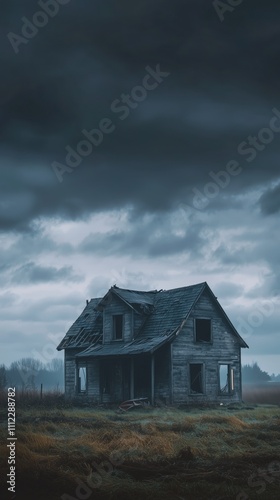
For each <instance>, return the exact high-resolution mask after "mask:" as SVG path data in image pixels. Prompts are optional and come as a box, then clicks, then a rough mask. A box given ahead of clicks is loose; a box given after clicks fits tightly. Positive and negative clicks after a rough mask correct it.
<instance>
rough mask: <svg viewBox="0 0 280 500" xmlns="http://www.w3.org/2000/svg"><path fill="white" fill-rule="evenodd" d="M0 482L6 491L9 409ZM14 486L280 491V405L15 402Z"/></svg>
mask: <svg viewBox="0 0 280 500" xmlns="http://www.w3.org/2000/svg"><path fill="white" fill-rule="evenodd" d="M0 416H1V427H0V437H1V447H0V448H1V450H0V457H1V458H0V472H1V474H0V477H1V483H0V490H1V492H3V493H4V496H2V495H3V493H2V494H1V498H12V497H13V494H7V485H6V474H7V458H8V455H7V445H6V443H7V441H6V438H7V414H6V412H4V411H2V410H1V413H0ZM17 438H18V439H17V442H16V496H17V497H18V498H40V500H47V499H50V498H52V500H58V499H62V500H87V499H92V500H93V499H105V500H106V499H111V500H114V499H122V500H130V499H131V498H133V499H134V500H137V499H139V500H140V499H141V500H143V499H149V498H151V499H153V500H157V499H158V500H162V499H165V498H166V499H167V498H168V499H200V500H203V499H215V500H222V499H224V500H225V499H227V500H231V499H234V500H247V499H255V498H258V499H260V500H261V499H263V500H267V499H271V500H272V499H276V498H279V496H280V407H279V406H276V405H251V404H250V405H248V404H247V405H246V404H243V405H229V406H228V407H226V406H221V407H216V408H214V409H209V408H193V409H190V408H182V409H178V408H177V409H175V408H166V407H163V408H151V407H148V408H146V409H140V410H139V409H135V410H132V411H130V412H127V413H120V412H119V411H118V410H117V409H101V408H100V409H96V408H95V409H94V408H93V409H90V408H86V409H81V408H71V407H69V408H67V407H66V406H65V405H64V406H63V405H61V406H60V408H58V407H55V406H53V407H46V406H44V405H43V404H42V405H41V406H40V405H39V406H38V405H37V406H36V407H29V408H28V406H27V407H22V408H21V407H20V408H18V409H17Z"/></svg>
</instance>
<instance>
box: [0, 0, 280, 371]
mask: <svg viewBox="0 0 280 500" xmlns="http://www.w3.org/2000/svg"><path fill="white" fill-rule="evenodd" d="M236 3H238V2H236V1H235V2H233V1H231V4H236ZM42 4H44V0H42V2H41V5H42ZM220 4H221V5H223V2H220ZM226 5H227V3H226V2H224V7H221V6H220V7H219V6H218V4H217V2H216V8H215V5H213V4H212V2H211V1H209V0H195V1H194V0H193V1H187V0H172V1H171V0H153V1H152V2H151V1H150V0H149V1H148V0H141V1H137V0H136V1H133V2H132V1H131V0H122V1H121V2H116V1H115V0H106V1H104V0H94V1H78V0H70V1H67V0H63V1H62V0H60V5H59V6H58V4H56V5H55V4H53V3H52V5H51V6H50V5H49V7H48V8H47V7H46V8H45V9H46V10H47V11H48V12H49V14H47V13H45V14H44V15H42V7H40V2H36V1H33V0H13V2H6V4H5V5H4V6H2V7H1V20H0V27H1V28H0V29H1V49H0V50H1V82H0V89H1V95H0V110H1V111H0V113H1V143H0V155H1V184H0V283H1V288H0V307H1V315H0V318H1V319H0V322H1V325H0V335H1V354H0V363H1V362H2V363H6V364H7V365H8V364H9V363H11V362H12V361H14V360H16V359H19V358H21V357H26V356H34V357H36V358H38V359H41V361H43V362H48V361H49V360H50V358H53V357H55V356H61V354H58V353H57V352H56V351H55V347H56V345H57V344H58V343H59V341H60V339H61V338H62V337H63V335H64V334H65V332H66V331H67V329H68V328H69V327H70V325H71V324H72V323H73V321H74V320H75V319H76V317H77V316H78V314H80V312H81V311H82V309H83V308H84V306H85V303H86V299H90V298H92V297H96V296H97V297H98V296H102V295H103V294H104V293H105V292H106V291H107V289H108V288H109V287H110V286H111V285H113V284H117V285H118V286H120V287H125V288H133V289H141V290H150V289H161V288H163V289H168V288H174V287H180V286H185V285H191V284H194V283H199V282H202V281H207V282H208V284H209V286H210V287H211V288H212V290H213V291H214V293H215V294H216V295H217V296H218V299H219V301H220V303H221V305H222V306H223V307H224V309H225V310H226V312H227V313H228V315H229V317H230V319H231V320H232V321H233V323H234V325H235V326H236V328H237V329H238V330H239V332H240V334H241V335H242V336H243V338H244V339H245V340H246V342H247V343H248V344H249V346H250V349H249V350H247V349H246V350H243V362H244V363H246V362H251V361H253V360H255V361H257V362H258V363H259V364H260V366H261V368H263V369H265V370H267V371H268V372H269V373H272V372H275V373H279V372H280V363H279V359H280V341H279V319H280V308H279V302H280V284H279V281H280V261H279V247H280V233H279V212H280V168H279V149H280V92H279V88H280V87H279V76H280V70H279V48H280V32H279V16H280V6H279V1H276V0H275V1H272V0H268V1H267V2H266V3H265V5H264V3H263V1H260V0H251V1H250V0H246V1H244V2H242V1H241V2H239V5H238V6H236V7H230V6H229V5H227V7H226ZM48 9H49V10H48ZM40 11H41V14H40V13H39V12H40ZM23 18H24V19H23ZM32 20H33V21H34V23H35V24H37V28H36V26H35V27H34V25H33V27H32V24H30V23H29V22H30V21H32ZM33 21H32V22H33ZM39 26H40V27H39ZM93 129H95V130H94V131H93ZM91 131H93V132H92V133H91ZM90 139H91V142H90ZM81 141H83V142H81ZM85 141H87V142H85ZM79 153H80V154H79Z"/></svg>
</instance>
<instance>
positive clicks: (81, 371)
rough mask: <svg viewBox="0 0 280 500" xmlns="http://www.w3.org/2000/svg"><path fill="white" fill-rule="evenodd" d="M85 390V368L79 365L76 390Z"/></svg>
mask: <svg viewBox="0 0 280 500" xmlns="http://www.w3.org/2000/svg"><path fill="white" fill-rule="evenodd" d="M86 390H87V368H86V366H80V367H79V369H78V392H86Z"/></svg>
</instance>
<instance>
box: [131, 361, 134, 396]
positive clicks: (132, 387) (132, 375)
mask: <svg viewBox="0 0 280 500" xmlns="http://www.w3.org/2000/svg"><path fill="white" fill-rule="evenodd" d="M130 399H134V358H133V357H131V358H130Z"/></svg>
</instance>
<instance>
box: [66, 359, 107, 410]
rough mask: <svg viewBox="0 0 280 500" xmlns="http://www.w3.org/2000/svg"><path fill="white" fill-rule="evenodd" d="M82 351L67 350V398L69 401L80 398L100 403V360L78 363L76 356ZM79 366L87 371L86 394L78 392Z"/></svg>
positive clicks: (80, 361)
mask: <svg viewBox="0 0 280 500" xmlns="http://www.w3.org/2000/svg"><path fill="white" fill-rule="evenodd" d="M81 350H82V349H65V397H66V398H67V399H70V398H71V399H73V398H78V399H81V400H84V401H86V400H88V401H93V402H99V401H100V391H99V386H100V382H99V362H98V360H90V361H86V362H84V361H82V360H77V361H76V359H75V356H76V354H78V353H79V352H81ZM78 366H85V367H86V369H87V390H86V392H84V393H78V391H77V385H76V384H77V379H76V373H77V368H78Z"/></svg>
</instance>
